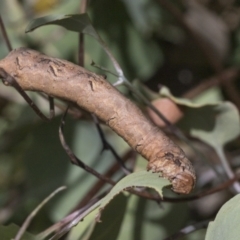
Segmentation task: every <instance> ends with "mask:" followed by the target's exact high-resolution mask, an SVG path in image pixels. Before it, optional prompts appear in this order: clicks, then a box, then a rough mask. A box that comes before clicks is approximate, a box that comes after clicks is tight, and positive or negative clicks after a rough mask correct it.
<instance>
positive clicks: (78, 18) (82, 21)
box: [25, 13, 101, 42]
mask: <svg viewBox="0 0 240 240" xmlns="http://www.w3.org/2000/svg"><path fill="white" fill-rule="evenodd" d="M46 25H59V26H61V27H64V28H66V29H67V30H70V31H73V32H78V33H81V32H82V33H85V34H88V35H90V36H92V37H94V38H96V39H97V40H98V41H100V42H101V40H100V37H99V35H98V33H97V32H96V31H95V29H94V28H93V26H92V24H91V21H90V19H89V17H88V15H87V14H86V13H84V14H69V15H49V16H44V17H40V18H36V19H33V20H32V21H31V22H30V23H29V25H28V26H27V28H26V30H25V32H26V33H28V32H31V31H33V30H35V29H37V28H39V27H42V26H46Z"/></svg>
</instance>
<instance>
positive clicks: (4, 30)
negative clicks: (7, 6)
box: [0, 15, 12, 52]
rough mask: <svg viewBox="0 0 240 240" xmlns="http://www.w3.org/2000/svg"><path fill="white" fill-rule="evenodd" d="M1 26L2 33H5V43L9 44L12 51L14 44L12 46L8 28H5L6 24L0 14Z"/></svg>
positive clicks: (8, 46) (9, 49)
mask: <svg viewBox="0 0 240 240" xmlns="http://www.w3.org/2000/svg"><path fill="white" fill-rule="evenodd" d="M0 28H1V32H2V35H3V39H4V40H5V43H6V45H7V48H8V51H9V52H10V51H12V46H11V43H10V41H9V38H8V35H7V32H6V29H5V26H4V23H3V20H2V17H1V15H0Z"/></svg>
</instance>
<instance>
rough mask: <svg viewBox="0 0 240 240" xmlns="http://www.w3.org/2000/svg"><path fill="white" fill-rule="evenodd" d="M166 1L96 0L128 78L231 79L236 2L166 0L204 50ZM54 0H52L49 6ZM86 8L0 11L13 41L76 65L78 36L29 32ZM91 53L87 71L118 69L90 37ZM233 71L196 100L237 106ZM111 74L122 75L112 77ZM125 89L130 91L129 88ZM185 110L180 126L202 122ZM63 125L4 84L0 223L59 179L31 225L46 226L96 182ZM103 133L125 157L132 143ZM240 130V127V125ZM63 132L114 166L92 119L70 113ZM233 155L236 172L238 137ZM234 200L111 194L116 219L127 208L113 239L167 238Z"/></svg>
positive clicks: (95, 162)
mask: <svg viewBox="0 0 240 240" xmlns="http://www.w3.org/2000/svg"><path fill="white" fill-rule="evenodd" d="M164 2H165V1H153V0H141V1H140V0H139V1H127V0H122V1H120V0H116V1H111V0H100V1H90V4H89V8H88V13H89V16H90V18H91V20H92V23H93V26H94V27H95V28H96V30H97V31H98V33H99V34H100V35H101V37H102V38H103V39H104V41H105V42H106V43H107V45H108V46H109V48H110V49H111V51H112V53H113V55H114V56H115V57H116V59H117V60H118V61H119V63H120V65H121V66H122V68H123V70H124V73H125V75H126V76H127V77H128V79H130V80H132V81H133V80H134V79H138V80H140V81H141V82H143V83H144V84H145V85H146V86H147V87H149V88H150V89H152V90H153V91H155V92H156V93H157V92H158V91H159V86H160V85H166V86H168V88H169V89H170V90H171V92H172V93H173V94H174V95H175V96H178V97H186V96H187V94H188V93H189V91H190V90H191V89H194V88H195V87H196V86H198V85H199V84H201V83H203V84H206V82H209V81H211V79H212V78H213V77H215V78H219V79H221V77H225V78H226V76H225V75H223V74H222V72H223V71H224V70H226V71H228V72H227V73H229V72H230V74H231V73H235V71H237V70H238V69H237V67H238V64H239V61H240V57H239V49H240V41H239V39H240V38H239V11H240V8H239V2H238V1H218V0H212V1H211V0H205V1H203V0H199V1H192V3H191V1H179V0H175V1H169V2H170V4H173V6H174V7H175V8H176V9H178V10H179V11H180V13H182V15H181V16H182V18H183V19H184V20H185V21H186V22H188V23H189V25H190V26H191V31H192V32H194V33H196V34H197V39H198V41H200V42H203V43H204V46H205V47H204V49H205V50H206V49H207V50H206V52H207V53H208V55H207V56H206V53H204V51H203V49H201V48H200V47H199V45H198V42H196V39H194V38H193V37H192V36H191V34H190V35H189V33H188V32H187V31H186V29H184V26H183V25H181V23H180V22H179V20H176V19H175V18H174V17H173V14H172V13H171V11H170V12H169V11H168V10H167V8H166V7H164V4H162V3H164ZM49 3H51V4H50V5H48V4H49ZM79 9H80V2H79V1H77V0H69V1H66V0H65V1H64V0H62V1H57V0H55V1H40V0H32V1H30V0H19V1H17V0H14V1H1V2H0V12H1V15H2V18H3V20H4V23H5V24H6V29H7V32H8V34H9V38H10V40H11V43H12V46H13V47H14V48H17V47H20V46H26V47H30V48H33V49H36V50H39V51H41V52H44V53H46V54H48V55H50V56H54V57H59V58H63V59H67V60H70V61H73V62H77V55H78V50H77V49H78V34H76V33H72V32H69V31H67V30H66V29H63V28H61V27H56V26H46V27H43V28H40V29H38V30H37V31H34V32H32V33H28V34H25V33H24V30H25V28H26V26H27V24H28V23H29V21H30V20H32V19H33V18H36V17H40V16H44V15H48V14H68V13H69V14H73V13H79ZM84 50H85V56H84V58H85V67H86V68H87V69H89V70H91V71H94V72H100V73H101V74H103V72H101V71H99V70H98V69H96V68H93V67H92V66H91V65H90V64H91V61H92V60H93V61H94V62H95V63H97V64H98V65H101V66H104V67H106V68H107V69H110V70H113V67H112V64H111V61H110V60H109V59H108V57H107V56H106V54H105V53H104V51H103V50H102V48H101V46H100V45H99V44H98V43H97V42H96V41H95V40H94V39H93V38H90V37H88V36H86V37H85V45H84ZM7 53H8V50H7V48H6V45H5V43H4V41H3V39H2V38H0V58H3V57H4V56H6V54H7ZM231 71H232V72H231ZM228 78H229V79H230V80H229V81H228V83H229V82H230V85H229V84H226V85H224V84H220V83H216V84H215V85H214V86H213V87H212V88H207V89H204V90H203V91H201V92H200V91H199V92H197V93H196V94H195V95H194V96H191V97H193V99H194V101H195V102H197V103H200V102H201V103H202V102H205V103H206V102H207V103H209V102H217V101H222V100H228V101H232V102H233V103H234V104H235V105H236V107H237V108H238V109H239V106H240V101H239V97H238V94H239V81H238V78H239V76H238V74H235V75H234V74H233V77H232V78H230V77H228ZM108 79H109V81H112V82H114V81H116V79H115V78H114V77H112V76H111V75H109V76H108ZM121 90H122V91H123V92H124V93H125V94H126V95H128V96H129V97H132V96H131V95H130V94H129V92H128V91H127V89H125V88H123V89H121ZM31 96H32V98H34V100H35V101H36V102H37V104H38V105H40V106H41V107H42V109H44V110H45V111H47V103H46V102H45V100H43V99H42V98H39V97H38V96H37V95H36V94H33V93H31ZM151 96H152V95H151ZM139 104H140V103H139ZM184 109H185V108H183V110H184ZM185 114H186V117H185V122H183V121H182V122H180V123H179V124H180V125H179V126H182V127H184V126H186V125H189V124H190V123H191V122H195V121H196V119H195V117H194V115H191V117H190V116H189V115H187V110H186V112H185ZM203 114H204V113H203ZM187 116H188V117H187ZM202 116H204V115H202ZM59 123H60V116H59V115H58V116H57V117H56V118H55V119H54V120H53V121H51V122H50V123H45V122H42V121H41V120H39V119H38V117H37V116H35V114H34V113H33V112H32V110H31V109H30V108H29V107H28V106H27V105H26V103H25V102H24V101H23V100H22V99H21V98H20V97H19V95H18V93H17V92H16V91H14V90H13V89H9V88H6V87H5V86H3V85H2V84H1V87H0V135H1V136H0V176H1V178H0V222H1V224H4V225H6V224H9V223H15V224H17V225H19V226H20V225H21V224H22V222H23V221H24V219H25V218H26V217H27V216H28V214H29V213H30V212H31V211H32V210H33V208H34V207H36V206H37V205H38V204H39V203H40V201H41V200H42V199H43V198H44V197H45V196H47V195H48V194H49V193H51V192H52V191H53V190H55V189H56V188H57V187H58V186H61V185H66V186H67V190H66V191H65V192H63V193H60V194H59V195H58V196H57V197H56V198H54V200H52V201H51V202H49V203H48V205H47V206H46V207H44V209H43V210H42V211H41V212H40V213H39V214H38V215H37V217H36V219H35V220H34V222H33V223H32V224H31V226H30V229H29V232H32V233H37V232H40V231H42V230H43V229H45V228H47V227H49V226H50V225H51V224H53V223H54V222H56V221H59V220H61V218H63V217H64V216H65V215H66V214H67V213H69V212H70V211H71V210H72V209H73V208H74V207H75V206H76V205H77V203H78V202H79V201H81V199H82V198H83V197H84V196H85V195H86V193H87V192H88V190H89V189H90V188H91V186H92V185H93V184H94V183H95V182H96V181H97V180H96V179H95V178H94V177H93V176H90V175H89V174H87V173H86V172H84V171H83V170H81V169H78V168H76V167H75V166H72V165H71V164H70V163H69V161H68V157H67V155H66V154H65V152H64V150H63V149H62V148H61V146H60V142H59V138H58V127H59ZM227 124H228V123H227ZM224 126H225V125H224ZM183 129H184V128H183ZM104 131H105V134H106V138H107V139H108V140H109V142H111V144H112V145H113V146H114V148H115V149H116V151H117V152H118V154H119V155H123V153H125V152H126V151H127V150H128V146H127V145H126V143H125V142H124V141H123V140H122V139H120V138H119V137H118V136H116V134H114V133H113V132H112V131H111V130H109V129H108V128H104ZM221 131H222V133H223V135H224V134H225V133H224V131H227V129H225V128H222V129H221ZM235 131H236V132H237V133H238V129H235ZM186 133H187V132H186ZM65 134H66V139H67V140H68V142H69V144H70V146H71V147H72V149H73V151H74V152H75V153H76V155H77V156H79V157H80V158H81V159H83V160H84V162H86V163H87V164H89V165H90V166H92V167H93V168H94V169H96V170H98V171H99V172H101V173H104V172H105V171H106V170H107V169H108V168H109V167H110V166H111V165H112V164H113V163H114V157H113V156H112V155H111V153H110V152H109V151H104V152H103V153H101V149H102V143H101V140H100V138H99V136H98V133H97V130H96V126H95V125H94V124H93V122H92V120H90V118H89V117H88V116H84V117H83V119H80V120H76V119H73V118H72V117H69V118H68V119H67V125H66V133H65ZM192 141H193V144H194V145H195V147H197V148H198V149H200V151H201V152H202V153H203V154H204V155H205V157H206V158H207V161H209V162H211V164H213V165H214V164H215V165H217V163H218V162H219V159H218V157H217V156H216V154H215V152H214V151H213V150H212V148H211V147H209V146H207V145H206V144H203V143H201V142H199V141H196V140H195V139H192ZM180 144H181V143H180ZM210 145H211V144H210ZM183 147H185V151H186V152H187V154H188V155H190V157H191V158H192V160H193V162H194V164H195V166H196V169H197V170H196V171H197V175H198V177H199V180H198V183H197V186H196V189H197V190H199V189H201V190H203V189H206V188H210V187H213V186H214V185H216V184H217V183H219V182H220V181H221V179H220V180H219V178H218V177H216V176H214V174H213V170H212V169H211V168H210V167H209V165H207V164H206V162H203V161H199V160H197V158H196V156H195V154H194V153H192V151H191V150H190V149H189V148H188V146H185V145H183ZM226 155H227V157H228V158H229V159H230V160H231V163H232V165H233V166H234V169H237V168H238V166H239V138H238V139H237V140H235V141H234V142H231V144H228V145H227V148H226ZM145 166H146V162H145V161H143V160H142V159H141V158H140V157H138V165H137V169H142V168H145ZM120 175H121V174H120V173H118V174H116V176H114V178H115V179H117V177H119V176H120ZM197 190H196V191H197ZM166 195H168V196H171V195H172V193H171V192H170V191H168V190H166ZM231 197H232V193H230V192H229V191H228V190H225V191H222V192H220V193H216V194H213V195H211V196H207V197H205V198H201V199H199V200H196V201H192V202H189V203H188V202H183V203H161V204H160V206H158V205H157V204H156V203H155V202H151V201H147V200H145V199H141V198H139V197H136V196H131V197H130V198H129V200H128V202H126V203H125V205H123V206H121V207H120V205H119V204H120V203H121V202H123V200H122V199H120V197H119V199H120V200H119V199H118V198H117V199H116V200H114V201H113V202H114V203H113V204H115V205H114V207H113V210H112V212H111V218H115V217H117V216H118V215H120V213H125V214H124V216H122V217H124V218H123V221H122V222H121V221H120V223H121V224H120V223H119V224H118V225H119V227H120V229H119V234H118V236H117V237H116V238H111V239H119V240H120V239H126V240H127V239H138V240H139V239H150V240H151V239H163V238H165V237H167V236H170V235H172V234H173V233H175V232H177V231H179V230H180V229H181V228H183V227H185V226H188V225H189V224H192V223H196V222H201V221H204V220H206V219H211V218H213V217H214V216H215V215H216V213H217V211H218V209H219V208H220V207H221V206H222V204H223V203H224V202H225V201H227V200H228V199H229V198H231ZM118 206H119V207H118ZM109 208H110V206H109ZM90 219H91V218H90ZM86 222H87V220H86ZM87 223H88V222H87ZM87 223H86V225H87ZM83 224H84V223H83ZM102 224H104V223H102ZM100 225H101V224H100ZM79 228H80V230H79V229H78V230H76V231H74V232H72V233H71V234H72V238H71V239H77V235H78V234H79V232H81V231H82V230H81V229H82V228H83V227H82V226H79ZM102 228H104V225H102ZM105 229H108V228H107V227H106V228H105ZM204 236H205V230H199V231H197V232H195V233H192V234H190V235H188V236H185V238H184V239H203V238H204ZM98 237H99V239H104V238H100V236H99V235H98ZM95 239H97V238H95Z"/></svg>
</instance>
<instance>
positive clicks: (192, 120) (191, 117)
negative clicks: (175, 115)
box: [159, 87, 240, 149]
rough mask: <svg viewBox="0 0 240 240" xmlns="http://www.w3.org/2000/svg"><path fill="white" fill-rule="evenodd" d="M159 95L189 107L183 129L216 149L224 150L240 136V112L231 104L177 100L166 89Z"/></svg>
mask: <svg viewBox="0 0 240 240" xmlns="http://www.w3.org/2000/svg"><path fill="white" fill-rule="evenodd" d="M159 94H160V96H161V97H168V98H170V99H171V100H172V101H174V102H175V103H177V104H179V105H182V106H185V107H187V110H186V113H185V119H186V120H188V121H187V122H185V125H184V124H183V125H184V126H183V128H184V129H186V130H187V131H189V132H190V134H191V135H192V136H194V137H197V138H199V139H201V140H202V141H204V142H206V143H208V144H209V145H210V146H212V147H213V148H214V149H219V148H222V147H223V146H224V145H225V144H226V143H228V142H230V141H232V140H234V139H235V138H236V137H237V136H238V135H239V134H240V121H239V114H238V110H237V108H236V107H235V106H234V105H233V104H232V103H230V102H214V101H212V102H208V103H199V102H194V101H191V100H189V99H184V98H176V97H174V96H173V95H172V94H171V93H170V91H169V89H168V88H166V87H163V88H162V89H161V91H160V93H159ZM182 123H183V122H182Z"/></svg>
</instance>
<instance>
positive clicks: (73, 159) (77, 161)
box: [59, 108, 115, 185]
mask: <svg viewBox="0 0 240 240" xmlns="http://www.w3.org/2000/svg"><path fill="white" fill-rule="evenodd" d="M67 111H68V108H67V109H66V111H65V113H64V115H63V117H62V120H61V124H60V126H59V138H60V141H61V144H62V147H63V149H64V150H65V152H66V153H67V155H68V156H69V158H70V160H71V163H72V164H74V165H76V166H79V167H81V168H82V169H84V170H85V171H87V172H89V173H91V174H92V175H94V176H95V177H97V178H99V179H101V180H103V181H105V182H107V183H109V184H111V185H114V184H115V182H114V181H113V180H111V179H110V178H107V177H105V176H103V175H101V174H100V173H98V172H97V171H95V170H94V169H93V168H91V167H89V166H88V165H86V164H85V163H84V162H82V161H81V160H80V159H79V158H77V157H76V155H75V154H74V153H73V152H72V150H71V149H70V147H69V146H68V145H67V143H66V141H65V138H64V135H63V126H64V125H65V117H66V114H67Z"/></svg>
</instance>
